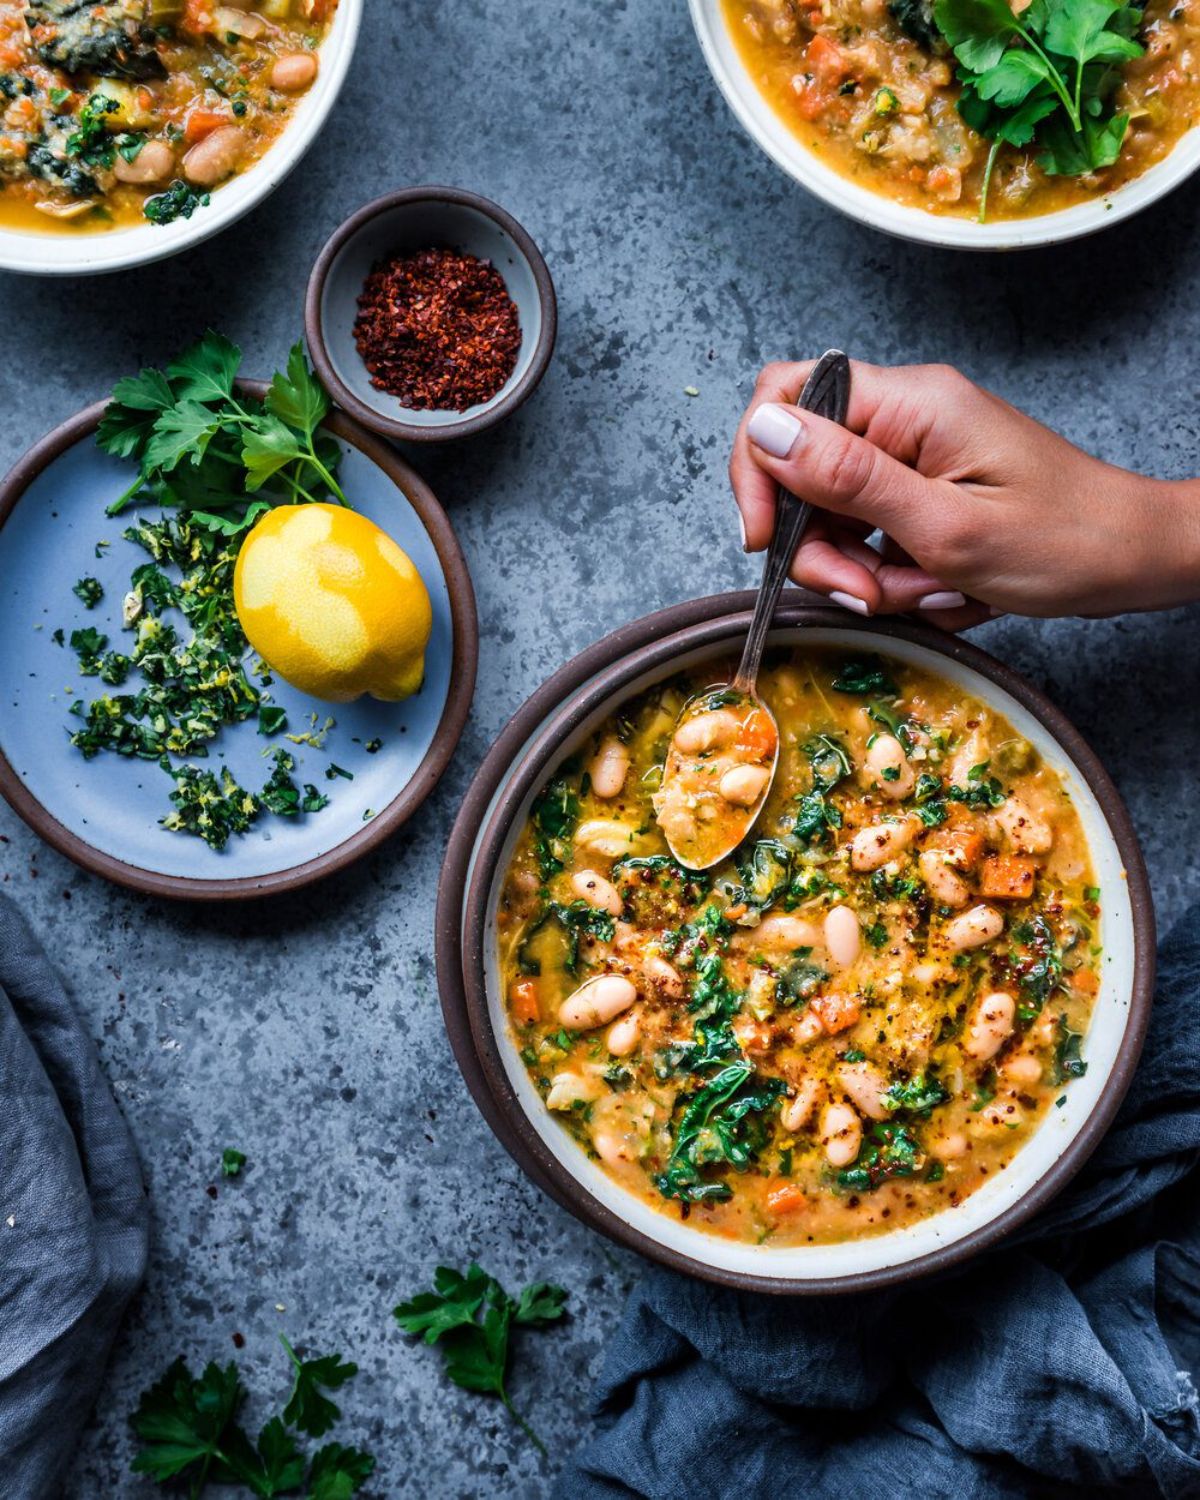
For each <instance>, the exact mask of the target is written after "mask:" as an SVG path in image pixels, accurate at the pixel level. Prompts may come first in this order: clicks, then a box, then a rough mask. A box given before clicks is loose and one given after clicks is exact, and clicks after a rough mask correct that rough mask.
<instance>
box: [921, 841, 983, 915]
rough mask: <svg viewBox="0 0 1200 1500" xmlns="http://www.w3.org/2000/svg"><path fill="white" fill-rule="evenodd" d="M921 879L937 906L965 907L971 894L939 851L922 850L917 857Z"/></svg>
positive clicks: (964, 882)
mask: <svg viewBox="0 0 1200 1500" xmlns="http://www.w3.org/2000/svg"><path fill="white" fill-rule="evenodd" d="M917 864H918V865H919V866H920V869H921V879H922V880H923V881H924V882H925V884H926V886H927V887H928V890H929V894H930V895H931V896H932V897H933V899H934V900H935V901H936V902H937V903H938V904H939V906H966V904H967V902H968V901H969V900H970V899H971V892H970V890H969V889H968V887H967V883H966V881H965V880H963V878H962V876H961V875H959V874H958V873H957V872H956V871H955V869H954V867H953V866H952V865H951V864H950V862H949V860H948V859H947V858H946V854H945V852H944V851H943V850H941V849H923V850H922V851H921V853H920V854H919V855H918V856H917Z"/></svg>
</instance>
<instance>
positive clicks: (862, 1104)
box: [837, 1062, 888, 1120]
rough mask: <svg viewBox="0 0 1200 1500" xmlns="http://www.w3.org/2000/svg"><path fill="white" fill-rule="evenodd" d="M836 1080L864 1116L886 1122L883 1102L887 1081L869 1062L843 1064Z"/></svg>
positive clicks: (886, 1113)
mask: <svg viewBox="0 0 1200 1500" xmlns="http://www.w3.org/2000/svg"><path fill="white" fill-rule="evenodd" d="M837 1080H838V1082H839V1083H840V1084H841V1086H842V1088H844V1089H845V1091H846V1093H847V1094H849V1095H850V1098H851V1099H852V1100H853V1101H854V1103H855V1104H856V1105H857V1106H858V1108H859V1109H860V1110H861V1111H862V1113H863V1114H864V1115H869V1116H870V1118H871V1119H872V1120H886V1119H887V1118H888V1108H887V1106H886V1105H885V1104H884V1102H883V1096H884V1095H885V1094H886V1093H887V1089H888V1085H887V1079H886V1078H884V1076H883V1074H882V1073H881V1072H880V1071H879V1069H878V1068H875V1067H872V1066H871V1064H870V1063H869V1062H856V1063H843V1064H842V1066H841V1067H840V1068H839V1069H838V1070H837Z"/></svg>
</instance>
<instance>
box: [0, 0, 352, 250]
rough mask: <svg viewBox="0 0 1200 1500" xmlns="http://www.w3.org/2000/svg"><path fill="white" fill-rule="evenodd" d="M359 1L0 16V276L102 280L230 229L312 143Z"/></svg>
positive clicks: (346, 51)
mask: <svg viewBox="0 0 1200 1500" xmlns="http://www.w3.org/2000/svg"><path fill="white" fill-rule="evenodd" d="M362 8H363V0H236V3H235V4H231V5H221V4H217V3H215V0H105V3H102V4H97V5H94V6H88V7H81V6H78V5H74V4H70V3H68V0H30V3H29V4H27V5H25V6H21V5H16V6H12V5H10V6H7V7H3V6H0V58H3V59H4V64H5V65H4V67H3V69H2V70H0V71H3V73H4V91H3V94H2V95H0V105H3V106H4V108H3V109H2V110H0V269H3V270H9V271H24V272H28V273H33V274H39V275H81V274H90V273H93V272H100V271H116V270H121V269H125V268H128V267H131V266H137V265H143V264H145V263H147V262H149V261H154V260H161V259H162V258H163V257H165V256H168V255H174V254H175V253H176V252H178V251H180V250H183V249H185V248H187V247H188V246H190V245H194V244H196V243H198V242H199V241H200V240H204V239H207V238H208V237H209V236H210V235H213V234H216V233H217V232H218V231H219V230H221V229H224V228H225V227H227V226H228V225H229V224H232V223H233V221H234V220H235V219H238V218H240V217H241V216H242V215H243V214H244V213H246V212H247V211H248V210H249V209H251V208H253V207H254V206H255V204H257V203H259V202H261V201H262V199H263V198H265V197H266V196H267V194H268V193H270V192H272V191H273V190H274V189H275V188H276V187H277V186H278V185H279V184H280V183H281V182H282V181H283V179H284V178H285V177H286V176H287V174H288V172H290V171H291V169H292V168H293V167H294V166H295V165H296V163H297V162H298V161H299V160H300V158H301V157H302V156H303V155H304V153H305V151H307V149H308V148H309V146H310V145H311V144H312V143H313V141H314V140H315V139H316V136H317V135H318V133H319V132H320V130H321V128H322V126H323V125H324V123H325V120H326V118H327V116H328V114H329V111H330V110H331V108H332V107H333V104H334V101H335V100H336V98H337V96H338V93H339V92H340V90H341V87H342V83H343V81H344V80H345V76H346V71H347V69H348V67H349V65H350V59H351V56H352V55H353V51H354V44H355V41H356V39H357V36H358V29H359V24H360V22H361V19H362Z"/></svg>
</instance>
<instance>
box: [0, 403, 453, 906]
mask: <svg viewBox="0 0 1200 1500" xmlns="http://www.w3.org/2000/svg"><path fill="white" fill-rule="evenodd" d="M247 384H248V386H249V388H250V389H251V390H256V391H258V392H260V393H261V391H262V389H264V388H263V387H256V386H254V385H253V384H252V383H249V382H248V383H247ZM103 409H104V408H103V403H100V404H98V405H96V406H93V407H89V408H88V409H87V410H86V411H83V412H80V413H79V415H78V416H76V417H73V418H72V419H71V420H70V421H69V422H67V423H65V424H64V425H63V426H62V427H60V428H58V429H57V430H56V431H55V432H53V433H51V434H50V436H49V437H47V438H45V439H43V441H42V442H40V443H39V444H38V445H37V446H36V447H35V448H33V449H31V450H30V452H29V453H28V454H26V456H25V457H24V458H23V459H22V460H21V461H20V462H19V463H18V464H17V466H16V468H15V469H14V470H13V471H12V473H11V474H9V476H8V478H7V479H5V480H4V482H3V484H0V641H3V642H4V649H3V652H0V792H2V793H3V794H4V796H5V797H6V798H7V799H8V801H9V802H10V803H11V804H12V806H13V807H14V808H15V809H16V811H17V812H18V813H19V814H20V815H21V816H22V817H23V818H24V819H25V821H26V822H27V823H29V824H30V826H31V827H33V828H34V829H35V830H36V832H38V833H39V834H40V835H41V836H42V837H43V838H45V839H46V840H47V841H48V842H49V843H51V844H53V845H54V846H55V847H56V848H57V849H59V850H61V851H62V852H63V853H64V854H67V855H68V856H69V857H70V858H72V859H74V860H75V861H76V862H77V863H78V864H81V865H84V866H85V867H87V868H89V869H92V870H95V871H97V872H98V873H100V874H102V875H105V876H107V877H108V878H109V879H111V880H116V881H118V882H120V883H121V884H124V885H128V886H132V887H134V888H135V889H138V890H144V891H151V892H154V893H156V894H160V895H167V896H183V897H190V898H193V899H194V898H200V899H205V898H208V899H220V898H237V897H246V896H255V895H264V894H266V893H268V892H271V891H279V890H288V889H295V888H296V887H298V886H300V885H305V884H308V883H309V882H310V881H313V880H317V879H319V878H321V877H322V876H324V875H327V874H329V873H331V872H332V871H333V870H336V869H339V868H341V867H342V866H344V865H346V864H348V863H350V862H351V861H352V860H354V859H357V858H358V857H359V856H360V855H362V854H364V853H366V851H367V850H368V849H371V848H373V847H374V846H375V845H376V844H378V843H380V842H381V841H382V840H383V839H384V838H386V837H387V835H388V834H389V833H391V832H393V831H394V830H395V829H396V828H397V827H399V826H400V824H401V823H403V822H404V821H405V819H407V818H408V817H409V816H410V815H411V814H412V812H413V811H414V809H415V808H416V807H417V806H418V805H419V804H420V803H421V802H422V801H423V800H424V799H425V797H427V796H428V794H429V792H430V791H431V790H432V788H433V786H434V785H435V783H436V782H437V779H438V777H439V776H440V775H441V773H442V771H443V770H444V768H445V766H446V763H447V762H448V761H449V759H450V756H451V754H452V753H453V751H454V747H455V745H456V744H457V743H458V738H459V735H460V734H461V733H462V728H463V725H464V723H465V722H466V717H467V712H468V709H469V706H470V701H471V693H472V690H473V688H474V683H475V665H476V659H477V655H478V626H477V623H476V618H475V602H474V595H473V591H472V588H471V581H470V576H469V574H468V572H467V567H466V563H465V561H464V559H463V555H462V552H461V550H460V548H459V546H458V542H457V540H456V538H455V536H454V533H453V531H452V530H451V528H450V523H449V521H448V520H447V519H446V515H445V513H444V511H443V510H442V509H441V507H440V505H439V504H438V503H437V501H436V500H435V499H434V497H433V495H432V493H431V492H430V491H429V489H428V488H427V487H426V486H425V484H424V483H423V482H422V481H421V480H420V479H419V478H418V477H417V475H416V474H414V473H413V471H412V470H411V469H409V468H408V466H407V465H406V464H404V463H403V462H402V461H401V460H400V459H399V458H398V457H397V456H396V455H395V454H394V453H393V452H392V451H391V450H390V449H389V448H387V447H386V446H385V445H384V444H383V443H381V442H379V441H378V439H376V438H373V437H372V436H371V435H370V434H369V433H367V432H366V431H364V430H363V429H362V428H361V427H360V426H359V425H358V424H357V423H356V422H354V421H353V420H352V419H351V418H349V417H347V416H345V415H344V414H343V413H334V414H333V415H331V416H330V418H329V419H328V421H327V423H326V426H327V427H328V428H329V429H330V430H331V431H332V432H333V433H334V435H335V436H336V437H337V439H338V440H339V442H340V444H341V448H342V453H343V459H342V470H341V481H342V485H343V487H344V489H345V491H346V493H347V495H348V496H349V497H350V499H351V503H352V504H353V505H354V507H355V509H356V510H359V511H361V512H363V514H365V515H367V516H369V517H370V518H371V519H372V520H373V521H375V522H376V523H377V524H378V525H379V526H381V527H382V528H383V529H384V530H385V531H386V532H387V533H388V535H389V536H391V537H393V538H394V539H395V541H396V542H398V543H399V545H400V546H401V547H403V548H404V550H405V551H406V552H407V553H408V555H409V556H410V557H411V558H412V560H413V562H414V563H415V564H416V566H417V568H418V569H419V570H420V573H421V576H422V577H423V578H424V580H425V583H426V585H427V586H428V588H429V593H430V597H431V599H432V602H433V634H432V636H431V638H430V642H429V648H428V652H427V654H426V659H425V661H426V676H425V683H424V686H423V687H422V688H421V691H420V692H419V693H418V694H416V695H415V696H414V697H413V698H410V699H409V700H407V701H406V702H404V703H380V702H377V701H376V700H375V699H372V698H362V699H360V700H359V701H358V702H356V703H344V704H332V705H331V704H327V703H321V702H319V701H318V700H317V699H315V698H309V697H306V696H305V695H304V694H303V693H300V692H298V691H297V690H296V689H294V688H292V687H290V686H289V685H288V684H287V683H285V682H282V681H280V680H279V679H278V678H277V679H276V680H275V682H274V683H273V684H272V685H271V687H270V688H269V689H268V691H269V692H270V695H271V702H272V703H276V704H279V705H280V706H281V707H283V708H284V709H286V711H287V718H288V723H287V732H288V733H291V734H302V733H305V732H308V731H310V729H312V727H313V721H312V718H311V716H313V715H315V716H316V718H315V724H316V728H317V730H318V731H320V730H322V729H323V726H324V725H325V723H326V720H327V719H330V718H332V719H333V720H334V721H335V723H334V726H333V727H332V728H330V729H329V730H328V732H327V733H326V734H324V737H323V743H322V745H321V747H320V748H316V747H315V746H313V745H310V744H294V743H293V742H291V741H290V740H288V739H286V738H284V736H283V735H274V736H272V737H271V738H269V739H267V738H264V737H263V736H262V735H260V734H259V733H258V721H257V717H255V718H251V719H248V720H246V721H245V722H244V723H242V724H238V725H235V726H232V727H228V728H225V729H223V730H222V731H221V733H220V734H219V735H218V736H217V737H216V739H215V740H213V741H211V742H210V745H209V755H208V757H207V759H203V758H199V759H197V758H195V757H187V758H185V761H177V762H176V763H177V764H183V763H188V764H194V765H198V766H202V767H203V766H207V767H209V768H211V769H213V770H214V771H217V772H218V773H219V771H220V768H221V767H222V766H228V768H229V769H230V770H231V771H232V773H233V775H234V776H235V777H236V778H237V780H238V781H239V782H240V783H241V785H243V786H245V787H247V788H250V789H257V788H259V787H261V786H262V784H263V783H264V782H265V781H266V779H267V776H268V775H269V773H270V768H271V766H270V752H272V751H273V750H275V749H276V748H279V747H283V748H286V749H287V750H288V751H290V752H291V754H292V755H293V756H294V758H295V761H296V769H295V771H294V772H293V779H294V780H295V781H296V782H298V783H304V782H312V783H313V784H314V785H315V786H316V787H317V788H318V790H319V791H321V792H323V793H324V794H325V795H326V796H327V797H328V798H329V805H328V806H327V807H325V808H323V809H322V810H321V811H320V812H316V813H310V814H307V815H304V816H301V817H298V818H295V819H287V818H281V817H276V816H272V815H270V814H266V813H264V814H263V815H262V817H261V818H260V819H259V820H258V822H256V823H255V824H254V825H253V826H252V827H251V829H250V830H249V832H248V833H246V834H244V835H242V836H240V837H239V836H237V835H234V836H233V837H231V838H230V840H229V843H228V845H227V846H226V848H225V849H224V850H222V851H219V852H218V851H216V850H213V849H210V848H209V847H208V846H207V845H206V844H205V843H203V842H202V841H201V840H200V839H198V838H196V837H195V836H194V835H191V834H183V833H170V832H168V831H167V830H165V829H164V828H163V827H161V825H160V822H159V820H160V819H161V818H162V817H164V816H165V815H166V814H167V813H169V812H170V811H171V805H170V802H169V795H170V792H171V790H172V785H173V783H172V780H171V778H170V777H169V776H168V775H167V773H166V772H164V771H163V770H162V769H161V768H160V767H159V766H158V764H157V763H156V762H154V761H144V760H127V759H124V758H122V757H120V756H117V755H114V754H112V753H110V752H101V753H100V754H99V755H97V756H96V757H95V758H94V759H92V760H90V761H86V760H84V758H83V756H82V755H81V754H80V752H79V751H78V750H77V749H75V748H74V746H72V744H71V743H70V738H69V736H70V733H71V730H72V729H73V728H76V727H78V724H79V720H78V719H75V718H72V716H71V714H70V713H69V709H70V706H71V704H72V703H73V702H74V701H75V700H76V699H78V698H83V699H84V700H85V701H90V700H91V699H92V698H93V697H97V696H99V695H100V694H101V693H104V692H107V691H110V689H107V688H105V686H104V684H103V683H101V682H100V681H99V679H98V678H96V677H83V676H81V675H80V674H79V671H78V665H77V656H76V653H75V652H73V651H72V650H71V649H70V646H69V644H68V645H65V646H64V645H59V644H57V643H56V641H55V638H54V633H55V631H56V630H59V629H61V630H62V631H63V633H64V636H65V638H66V639H67V641H68V642H69V640H70V636H71V632H72V631H73V630H75V629H78V628H80V627H83V626H88V625H94V626H95V627H96V629H98V630H100V631H102V632H103V633H105V634H106V635H107V636H108V637H109V640H110V645H111V647H112V648H113V649H116V650H121V649H122V647H123V642H126V641H128V640H129V635H128V633H127V632H126V633H124V634H123V633H122V629H121V601H122V599H123V597H124V594H125V592H126V590H127V589H128V587H129V576H130V573H131V572H132V570H133V569H134V568H135V567H136V566H137V565H138V564H139V563H142V562H145V561H146V560H147V559H146V554H145V552H144V551H143V550H142V549H141V548H140V547H138V546H136V545H135V544H134V543H132V542H129V541H126V540H125V539H124V537H123V536H122V532H123V531H124V529H125V527H126V526H127V525H128V524H129V523H130V520H131V519H132V518H133V516H132V513H127V514H126V515H123V516H120V517H116V518H112V519H110V518H108V517H106V516H105V514H104V510H105V506H106V505H107V504H108V503H109V502H110V501H111V500H112V499H113V498H114V497H115V496H117V495H119V494H120V493H121V492H122V490H124V489H125V487H126V486H127V485H128V484H129V483H130V481H131V480H132V479H133V477H134V469H133V466H132V465H131V464H129V463H128V462H125V461H121V460H118V459H114V458H111V457H109V456H108V455H107V454H105V453H102V452H101V450H100V449H99V448H98V447H97V446H96V443H95V439H94V433H95V427H96V423H97V421H98V420H99V417H100V414H101V412H102V411H103ZM140 514H143V515H146V516H149V517H155V516H157V515H158V514H159V512H158V511H157V510H155V509H144V510H143V511H142V512H140ZM102 541H107V542H108V544H109V545H108V546H107V547H100V548H98V547H97V544H98V543H99V542H102ZM85 576H90V577H93V578H96V579H98V580H99V581H100V583H101V584H102V585H103V588H104V597H103V599H102V600H101V602H100V603H99V604H98V605H97V606H96V607H95V608H93V609H87V608H85V607H84V605H83V604H82V603H81V601H80V600H79V599H78V598H76V596H75V595H74V593H73V592H72V587H73V585H74V584H75V582H76V581H77V580H78V579H80V578H82V577H85ZM168 618H170V616H168ZM111 691H120V689H112V690H111ZM375 740H381V741H382V745H381V746H380V748H379V749H378V750H377V751H376V752H375V753H370V752H368V751H367V749H366V745H367V744H368V743H369V742H372V741H375ZM264 751H265V752H267V753H266V754H264ZM331 764H336V765H337V766H339V767H341V768H342V769H343V770H345V771H348V772H350V773H351V775H352V776H353V780H346V779H345V778H343V777H341V776H336V777H334V778H333V779H329V778H327V776H326V771H327V769H328V767H329V766H330V765H331Z"/></svg>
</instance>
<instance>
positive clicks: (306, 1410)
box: [279, 1334, 358, 1437]
mask: <svg viewBox="0 0 1200 1500" xmlns="http://www.w3.org/2000/svg"><path fill="white" fill-rule="evenodd" d="M279 1342H280V1343H281V1344H282V1345H283V1347H284V1348H285V1349H286V1350H287V1352H288V1358H289V1359H290V1360H291V1362H292V1364H293V1366H294V1367H295V1371H296V1379H295V1382H294V1384H293V1386H292V1394H291V1395H290V1396H289V1397H288V1403H287V1405H286V1406H285V1407H284V1409H283V1420H284V1421H285V1422H287V1423H288V1424H289V1425H290V1426H292V1427H298V1428H299V1429H300V1431H301V1432H306V1433H307V1434H308V1435H309V1437H324V1435H325V1434H326V1433H327V1432H328V1431H329V1429H330V1428H331V1427H332V1426H333V1424H334V1423H335V1422H336V1421H337V1419H338V1418H339V1417H340V1416H341V1414H342V1413H341V1408H340V1407H338V1406H336V1405H335V1404H334V1403H333V1402H332V1401H330V1400H329V1398H328V1397H327V1396H323V1395H322V1394H321V1390H322V1387H323V1388H324V1389H325V1390H327V1391H336V1390H340V1389H341V1387H342V1386H344V1385H345V1384H346V1382H347V1381H348V1380H352V1379H353V1378H354V1376H355V1375H357V1374H358V1366H357V1365H356V1364H351V1363H348V1362H344V1361H343V1359H342V1357H341V1355H340V1354H326V1355H323V1356H321V1357H320V1358H318V1359H303V1360H302V1359H301V1358H300V1357H299V1355H297V1353H296V1351H295V1350H294V1349H293V1348H292V1346H291V1344H289V1343H288V1341H287V1339H285V1338H284V1337H283V1335H282V1334H281V1335H280V1339H279Z"/></svg>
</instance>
